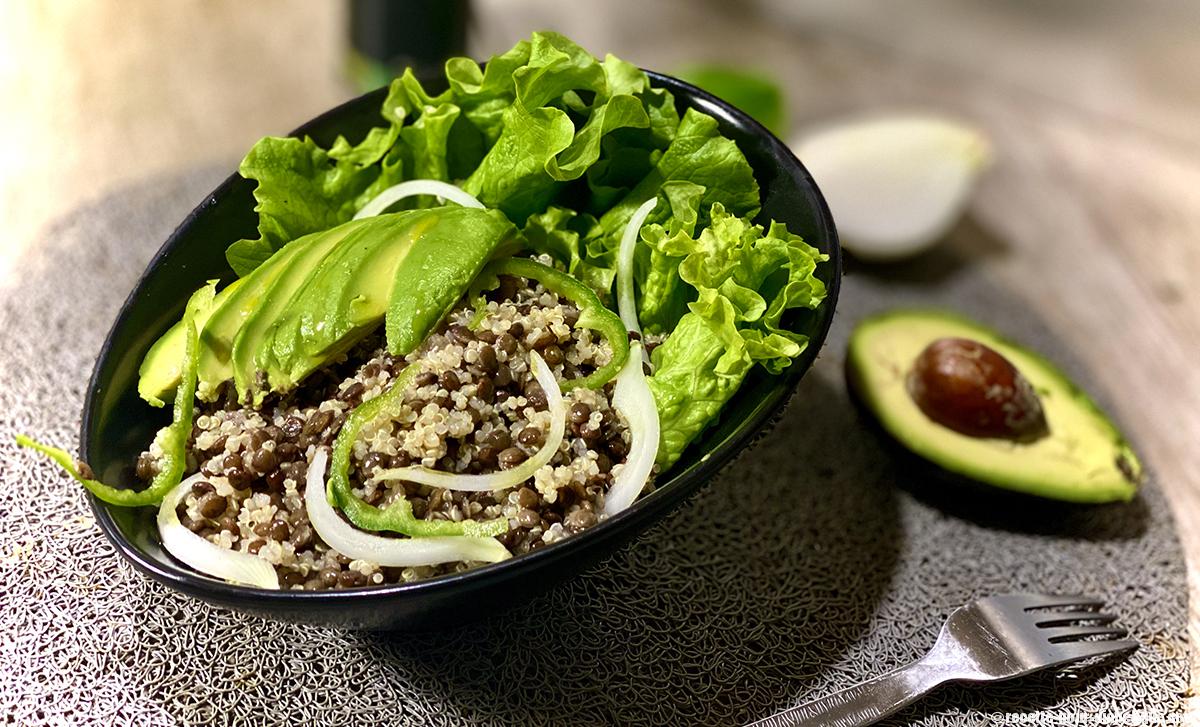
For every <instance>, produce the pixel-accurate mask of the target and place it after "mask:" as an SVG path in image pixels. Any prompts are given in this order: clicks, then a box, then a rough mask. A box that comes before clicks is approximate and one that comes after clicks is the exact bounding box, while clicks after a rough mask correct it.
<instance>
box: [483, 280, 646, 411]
mask: <svg viewBox="0 0 1200 727" xmlns="http://www.w3.org/2000/svg"><path fill="white" fill-rule="evenodd" d="M500 275H515V276H517V277H521V278H528V279H530V280H536V281H537V282H539V283H541V284H542V286H544V287H545V288H546V290H549V291H550V292H552V293H557V294H558V295H561V296H562V297H564V298H566V299H567V300H569V301H571V302H572V303H574V304H575V305H576V306H578V307H579V320H578V321H576V323H575V325H576V327H578V328H590V329H591V330H593V331H596V332H597V333H599V334H600V335H602V336H604V338H605V340H607V341H608V344H609V345H610V346H612V352H613V355H612V360H611V361H609V362H608V363H606V364H605V365H603V366H601V367H600V368H598V369H596V370H595V371H593V372H592V373H590V374H588V375H587V376H580V377H578V378H575V379H567V380H566V381H562V382H560V383H559V385H560V386H561V387H562V390H563V391H564V392H566V391H570V390H571V389H576V388H579V387H580V386H583V387H587V388H589V389H599V388H600V387H601V386H604V385H605V384H607V383H608V382H609V381H612V380H613V379H614V378H615V377H616V375H617V374H618V373H620V371H621V367H622V366H624V365H625V360H626V359H628V358H629V333H628V331H626V330H625V324H624V323H622V322H621V319H620V318H619V317H618V316H617V314H616V313H613V312H612V311H611V310H609V309H608V308H606V307H605V305H604V303H602V302H600V298H599V296H597V295H596V293H595V291H593V290H592V289H591V288H589V287H588V286H587V285H585V284H584V283H583V282H581V281H579V280H577V279H576V278H574V277H572V276H571V275H569V274H568V273H564V272H563V271H561V270H556V269H554V268H552V267H550V266H548V265H543V264H541V263H539V262H535V261H533V260H529V259H527V258H519V257H512V258H507V259H505V260H497V261H495V262H492V263H489V264H488V266H487V267H485V268H484V269H483V273H482V274H481V275H480V279H481V280H482V281H484V282H483V285H490V284H491V281H492V280H496V279H497V276H500ZM496 284H497V285H498V284H499V283H498V282H497V283H496Z"/></svg>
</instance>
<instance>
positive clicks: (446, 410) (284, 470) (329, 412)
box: [137, 257, 653, 590]
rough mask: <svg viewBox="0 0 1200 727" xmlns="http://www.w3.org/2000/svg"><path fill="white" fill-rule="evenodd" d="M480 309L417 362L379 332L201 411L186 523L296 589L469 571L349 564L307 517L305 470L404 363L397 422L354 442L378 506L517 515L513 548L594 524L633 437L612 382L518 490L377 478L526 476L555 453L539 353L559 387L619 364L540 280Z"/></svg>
mask: <svg viewBox="0 0 1200 727" xmlns="http://www.w3.org/2000/svg"><path fill="white" fill-rule="evenodd" d="M541 262H544V263H547V264H549V263H550V262H551V261H550V260H549V259H548V258H547V257H542V258H541ZM531 283H532V284H531ZM477 305H478V304H473V303H472V302H471V301H468V300H466V299H464V300H462V301H460V302H459V304H458V305H457V306H456V307H455V308H454V309H453V310H452V311H451V313H450V314H449V315H448V316H447V317H446V318H445V320H444V321H443V322H442V324H441V326H440V328H439V329H438V330H437V331H436V332H435V333H434V334H433V335H431V336H430V337H429V338H428V339H426V341H425V342H424V344H422V346H421V347H420V348H418V349H417V350H416V351H414V352H413V353H411V354H409V355H408V356H405V357H402V358H398V357H393V356H391V355H389V354H388V353H387V351H386V348H385V346H384V341H383V338H382V335H381V334H379V335H373V336H370V337H368V338H367V339H366V340H364V341H363V342H362V343H361V344H359V345H358V346H357V347H355V348H354V349H353V350H352V351H350V353H349V354H347V355H346V356H344V357H343V358H342V360H340V361H338V362H335V363H334V364H333V365H331V366H329V367H327V368H326V369H325V370H323V371H321V372H318V373H316V374H314V375H312V376H311V377H310V378H309V379H308V380H306V381H305V382H304V384H303V385H302V386H301V387H300V388H299V389H297V390H295V391H293V392H290V393H289V394H286V395H284V396H282V397H280V396H272V397H269V398H268V399H267V400H266V401H265V402H264V403H263V405H262V407H261V408H259V409H251V408H246V407H244V406H242V405H240V404H238V403H237V402H236V400H235V397H234V396H233V395H232V393H231V392H229V391H225V392H223V394H222V396H221V397H220V398H218V400H217V401H216V402H213V403H208V404H199V405H198V406H197V412H196V417H195V420H194V425H193V428H192V435H191V438H190V440H189V443H188V462H187V472H188V473H189V474H191V473H195V472H197V471H198V472H200V473H201V474H202V475H203V479H201V480H200V481H198V482H196V483H195V484H194V485H193V486H192V490H191V492H190V493H189V494H188V495H187V496H186V497H185V498H184V499H183V501H182V502H181V504H180V505H179V508H178V510H177V514H178V515H179V518H180V521H181V522H182V523H183V525H184V526H185V527H187V528H188V529H189V530H191V531H192V532H195V533H196V534H198V535H200V536H202V537H204V538H206V539H207V540H208V541H210V542H212V543H214V544H216V545H218V546H220V547H223V548H229V549H232V550H237V551H241V552H244V553H253V554H255V555H257V556H258V557H259V558H263V559H264V560H266V561H267V562H269V563H270V564H272V565H273V566H274V567H275V570H276V573H277V575H278V577H279V582H280V586H281V587H283V588H291V589H303V590H323V589H329V588H351V587H356V586H366V585H379V584H384V583H400V582H407V581H413V580H417V579H421V578H428V577H431V576H435V575H441V574H444V573H451V572H457V571H463V570H466V569H467V568H469V567H471V566H472V565H474V564H473V563H468V562H457V563H446V564H442V565H437V566H421V567H411V568H388V567H380V566H378V565H377V564H375V563H370V562H367V561H363V560H351V559H349V558H347V557H346V556H344V555H342V554H341V553H338V552H337V551H335V550H333V549H332V548H330V547H329V546H328V545H326V544H325V543H323V542H322V541H321V539H320V538H319V537H318V536H317V534H316V533H315V532H314V530H313V528H312V526H311V525H310V524H309V522H308V516H307V514H306V511H305V506H304V488H305V475H306V473H307V466H308V462H309V461H310V460H311V458H312V456H313V455H314V453H315V452H316V450H317V448H318V447H322V446H329V445H331V444H332V443H333V441H334V438H335V437H336V436H337V434H338V432H339V431H340V429H341V426H342V423H343V422H344V421H345V419H346V416H347V415H348V413H349V412H350V411H351V410H353V409H354V408H355V407H357V406H358V405H359V404H361V403H363V402H364V401H368V400H370V399H372V398H374V397H376V396H379V395H380V394H382V393H383V392H384V391H386V390H387V388H388V386H389V384H390V382H391V381H392V380H393V379H394V378H395V377H396V375H397V373H398V372H400V371H401V370H403V369H405V368H406V367H408V366H418V367H420V368H421V373H420V374H418V375H417V377H416V379H415V381H414V385H413V386H412V387H411V388H410V390H409V391H408V392H407V394H406V395H405V398H404V405H403V406H402V407H401V409H400V411H399V414H398V416H395V417H394V418H391V419H381V420H378V421H376V422H373V423H371V424H370V425H368V426H367V427H365V428H364V429H363V431H362V432H360V434H359V437H358V438H357V440H356V441H355V443H354V449H353V453H352V456H351V481H352V484H353V486H354V488H355V489H354V492H355V494H357V495H358V496H359V497H361V498H363V499H364V500H366V501H367V502H368V503H370V504H372V505H377V506H384V505H387V504H389V503H391V502H393V501H395V500H396V499H398V498H402V497H406V498H408V499H409V500H410V501H411V503H412V506H413V511H414V514H415V515H416V516H417V517H420V518H424V519H426V520H453V521H461V520H463V519H468V518H469V519H492V518H499V517H504V518H507V519H508V522H509V530H508V532H507V533H505V534H503V535H501V536H499V538H498V539H499V540H500V542H501V543H502V544H503V545H504V546H505V548H507V549H508V551H509V552H511V553H512V554H514V555H519V554H522V553H527V552H529V551H531V550H535V549H537V548H540V547H543V546H545V545H548V544H550V543H554V542H556V541H558V540H561V539H563V538H566V537H569V536H570V535H573V534H575V533H577V532H579V531H581V530H584V529H586V528H588V527H591V526H592V525H595V524H596V523H597V522H598V520H599V519H600V517H601V512H602V510H603V506H604V496H605V492H606V491H607V490H608V488H609V486H610V484H611V482H612V479H613V477H614V475H615V474H616V473H618V472H619V471H620V468H621V467H622V466H623V464H622V463H623V462H624V460H625V458H626V455H627V454H628V452H629V431H628V428H627V426H626V425H625V423H624V421H623V419H622V417H621V416H620V414H619V413H618V412H617V411H616V410H615V409H614V408H613V407H612V393H613V386H614V384H613V382H609V383H608V384H607V385H606V386H605V387H603V388H602V389H587V388H583V387H579V388H575V389H572V390H570V391H568V392H564V394H563V397H564V401H565V404H566V407H567V412H568V414H567V434H566V436H565V437H564V439H563V441H562V444H561V445H560V447H559V451H558V452H557V454H555V456H554V457H553V459H552V460H551V461H550V463H549V464H547V465H545V466H543V467H541V468H540V469H539V470H537V472H536V473H535V475H534V476H533V477H532V478H531V479H529V480H528V481H526V482H525V483H524V484H523V485H521V486H520V487H517V488H513V489H508V490H500V491H495V492H457V491H451V490H446V489H441V488H437V487H429V486H427V485H421V484H416V483H412V482H403V481H387V482H375V481H373V480H372V474H373V473H375V472H377V471H379V470H382V469H388V468H396V467H404V466H408V465H411V464H420V465H424V466H426V467H431V468H435V469H438V470H444V471H448V472H457V473H480V472H491V471H495V470H497V469H511V468H513V467H516V466H517V465H519V464H521V463H522V462H524V461H525V460H526V459H527V458H528V457H529V456H530V455H531V454H532V453H534V452H536V451H537V450H538V448H539V447H541V446H542V444H543V441H544V438H545V434H546V432H547V430H548V429H549V427H550V421H549V420H550V414H549V411H548V410H547V403H546V395H545V392H543V391H542V389H541V387H540V386H539V385H538V384H537V382H536V381H535V380H534V377H533V374H532V372H531V371H530V370H529V352H530V351H537V352H538V353H539V354H540V355H541V356H542V358H543V360H544V361H545V362H546V364H547V365H549V367H550V368H551V370H552V371H553V372H554V374H555V376H556V377H557V378H558V379H559V380H560V381H561V380H567V379H571V378H574V377H577V376H585V375H587V374H588V373H590V372H592V371H593V370H595V369H596V368H597V367H600V366H603V365H604V364H606V363H608V362H609V360H610V359H611V357H612V351H611V349H610V347H609V345H608V344H607V343H605V342H603V340H602V339H601V337H600V336H598V335H596V334H595V333H594V332H593V331H591V330H589V329H586V328H575V327H574V324H575V322H576V321H577V320H578V318H579V310H578V308H577V307H576V306H575V305H574V304H573V303H571V302H570V301H568V300H566V299H564V298H560V297H559V296H557V295H555V294H554V293H551V292H549V291H547V290H546V289H544V288H543V287H542V286H541V285H540V284H538V283H536V282H534V281H528V280H525V279H523V278H516V277H512V276H501V278H500V285H499V287H498V288H496V289H495V290H493V291H490V292H489V293H487V294H486V296H485V298H484V303H483V304H482V305H481V306H480V307H478V308H477V307H476V306H477ZM227 388H228V387H227ZM160 456H161V450H160V449H159V448H158V447H157V445H153V444H152V445H151V447H150V449H149V450H148V451H146V452H143V453H142V454H141V456H140V457H139V459H138V463H137V476H138V478H139V479H141V480H144V481H149V480H150V479H151V478H152V477H153V476H154V474H155V473H156V472H157V470H158V466H159V457H160ZM652 482H653V480H651V481H650V482H648V483H647V485H646V487H647V489H652V488H653V484H652Z"/></svg>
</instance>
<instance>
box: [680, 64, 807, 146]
mask: <svg viewBox="0 0 1200 727" xmlns="http://www.w3.org/2000/svg"><path fill="white" fill-rule="evenodd" d="M676 75H677V76H678V77H679V78H682V79H683V80H685V81H687V82H688V83H691V84H693V85H695V86H699V87H700V88H702V89H704V90H705V91H708V92H709V93H711V94H712V95H714V96H716V97H718V98H721V99H723V100H725V101H728V102H729V103H731V104H733V105H734V106H737V107H738V108H739V109H741V110H742V111H745V112H746V113H747V114H749V115H751V116H753V117H754V119H755V120H757V121H758V122H759V123H760V124H762V125H763V126H765V127H767V128H768V129H770V130H771V133H773V134H775V135H776V136H783V135H784V133H785V132H786V131H787V112H786V111H785V110H784V105H783V91H781V90H780V88H779V84H778V83H776V82H775V80H774V79H772V78H771V77H770V76H768V75H766V74H764V73H762V72H760V71H755V70H749V69H745V68H736V67H734V66H722V65H695V66H688V67H686V68H682V69H680V70H679V71H678V72H677V73H676Z"/></svg>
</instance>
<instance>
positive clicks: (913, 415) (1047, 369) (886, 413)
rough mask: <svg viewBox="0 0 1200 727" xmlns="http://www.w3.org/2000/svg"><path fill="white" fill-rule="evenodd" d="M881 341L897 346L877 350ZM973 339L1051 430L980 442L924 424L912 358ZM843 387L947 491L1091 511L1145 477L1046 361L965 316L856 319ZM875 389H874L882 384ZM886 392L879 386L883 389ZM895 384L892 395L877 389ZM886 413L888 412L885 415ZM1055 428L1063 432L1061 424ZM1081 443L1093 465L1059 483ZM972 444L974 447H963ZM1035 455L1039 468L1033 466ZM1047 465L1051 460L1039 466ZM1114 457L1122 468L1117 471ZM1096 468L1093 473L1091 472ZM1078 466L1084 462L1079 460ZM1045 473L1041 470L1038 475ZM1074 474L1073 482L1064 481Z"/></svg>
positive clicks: (895, 314)
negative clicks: (1015, 374)
mask: <svg viewBox="0 0 1200 727" xmlns="http://www.w3.org/2000/svg"><path fill="white" fill-rule="evenodd" d="M880 336H887V337H890V340H891V341H892V342H895V343H900V342H902V343H901V344H900V345H894V346H891V347H890V348H889V347H888V346H884V347H883V348H880V347H879V346H878V345H877V342H878V341H880V340H882V339H880V338H879V337H880ZM946 336H958V337H964V338H974V339H975V340H978V341H980V342H982V343H984V344H985V345H988V346H990V347H992V348H994V349H995V350H997V351H999V352H1000V353H1001V354H1002V355H1004V356H1005V357H1006V358H1009V359H1010V360H1011V361H1012V362H1013V363H1014V365H1016V366H1017V368H1018V370H1020V371H1021V372H1022V374H1024V375H1025V376H1026V377H1027V378H1029V379H1030V380H1031V382H1033V384H1034V387H1035V389H1037V390H1038V391H1039V395H1041V396H1042V397H1043V401H1044V403H1046V404H1047V405H1048V407H1049V406H1052V407H1053V410H1052V411H1053V412H1054V416H1052V417H1051V429H1050V433H1049V434H1048V435H1046V437H1043V438H1042V439H1040V440H1038V441H1036V442H1032V443H1012V442H1003V441H1002V440H992V439H979V438H972V437H967V436H966V435H962V434H959V433H958V432H955V431H953V430H951V429H949V428H947V427H944V426H942V425H940V424H937V423H936V422H934V421H933V420H931V419H929V418H928V417H926V416H925V415H924V414H923V413H922V412H921V411H920V409H919V408H918V407H917V406H916V404H915V403H914V402H912V400H911V398H910V397H908V395H907V391H906V390H905V387H904V376H905V374H906V373H907V371H908V370H909V369H910V368H911V366H912V363H913V360H912V359H915V356H916V353H918V352H919V351H920V350H922V349H923V348H924V347H925V346H926V345H928V344H929V343H930V342H932V341H933V340H935V339H936V338H941V337H946ZM897 349H903V350H905V351H907V352H910V353H912V356H911V358H910V357H908V356H902V357H900V358H899V359H893V360H887V362H886V363H887V371H884V372H881V367H880V366H878V365H877V361H878V358H877V357H878V355H879V353H880V351H884V350H887V351H888V352H889V354H891V353H893V352H895V351H896V350H897ZM845 374H846V382H847V386H848V389H849V391H850V393H851V396H852V398H853V400H854V401H855V403H856V404H857V405H858V406H859V407H860V409H861V410H862V411H865V412H869V413H870V414H871V418H872V420H873V422H874V424H875V425H876V426H877V427H878V428H879V429H880V431H882V432H883V433H884V434H886V435H887V437H888V438H889V439H890V440H891V441H892V442H893V443H895V444H896V445H897V446H899V447H900V448H902V449H904V450H905V451H906V452H907V453H908V454H909V455H910V456H911V460H910V461H912V462H919V463H921V464H923V465H924V466H923V467H920V468H919V469H920V470H921V471H923V472H924V473H925V474H929V475H933V476H934V477H936V478H937V479H939V480H941V481H942V482H944V483H948V484H960V485H962V484H967V485H972V486H976V487H978V485H979V484H980V483H982V484H984V485H990V486H992V487H997V488H1002V489H1004V490H1007V491H1009V492H1012V493H1019V495H1026V496H1031V498H1030V499H1033V498H1041V499H1043V500H1044V499H1051V500H1058V501H1063V502H1071V503H1082V504H1099V503H1107V502H1125V501H1129V500H1131V499H1133V497H1134V496H1135V495H1136V494H1137V487H1138V485H1139V484H1140V483H1141V481H1142V479H1143V478H1144V473H1143V470H1142V465H1141V463H1140V461H1139V460H1138V458H1137V456H1136V455H1135V454H1134V452H1133V451H1132V449H1131V448H1130V447H1129V444H1128V443H1127V441H1126V440H1125V438H1124V436H1123V435H1122V434H1121V433H1120V432H1119V430H1118V429H1117V428H1116V426H1115V425H1113V423H1112V421H1111V420H1110V419H1109V418H1108V417H1107V415H1106V414H1105V413H1104V412H1103V411H1102V410H1101V409H1100V408H1099V406H1097V405H1096V403H1095V402H1094V401H1093V400H1092V399H1091V398H1090V397H1088V396H1087V394H1086V393H1085V392H1083V391H1082V390H1081V389H1080V388H1079V387H1078V386H1076V385H1075V384H1074V383H1072V382H1071V381H1070V379H1069V378H1068V377H1067V376H1066V375H1065V374H1064V373H1063V372H1062V371H1061V370H1060V369H1059V368H1058V367H1057V366H1055V365H1054V364H1053V363H1051V362H1050V361H1049V360H1048V359H1046V358H1045V357H1043V356H1041V355H1039V354H1037V353H1034V352H1032V351H1029V350H1028V349H1025V348H1023V347H1021V346H1020V345H1019V344H1016V343H1014V342H1012V341H1010V340H1008V339H1006V338H1004V337H1003V336H1001V335H1000V334H998V333H996V332H995V331H993V330H991V329H989V328H987V327H985V326H983V325H981V324H979V323H976V322H975V321H972V320H970V319H967V318H965V317H963V316H960V315H958V314H955V313H951V312H948V311H942V310H936V309H902V310H895V311H890V312H886V313H882V314H878V315H875V316H871V317H869V318H866V319H864V320H863V321H861V322H860V323H859V324H858V325H857V326H856V327H855V329H854V331H853V333H852V334H851V337H850V343H849V346H848V350H847V355H846V362H845ZM881 382H883V384H882V387H881ZM889 384H890V385H891V386H888V385H889ZM892 387H899V389H900V390H902V391H904V395H903V398H901V397H900V395H899V394H898V393H897V392H896V391H894V390H893V391H883V390H881V388H889V389H890V388H892ZM893 409H894V410H893ZM1064 422H1066V423H1067V424H1071V425H1079V426H1069V427H1068V426H1065V425H1064ZM1080 437H1083V438H1086V447H1087V454H1086V455H1085V456H1087V457H1088V458H1089V461H1090V463H1091V465H1092V466H1087V467H1082V466H1081V467H1080V468H1076V469H1075V470H1074V472H1073V473H1070V472H1068V473H1067V474H1068V476H1064V463H1065V462H1066V461H1067V457H1065V456H1063V455H1064V454H1065V453H1067V452H1069V451H1070V446H1069V445H1072V446H1077V445H1078V443H1079V442H1081V441H1084V440H1083V439H1079V438H1080ZM972 440H974V441H972ZM1038 458H1046V460H1047V461H1042V462H1040V463H1039V462H1038ZM1050 459H1053V460H1054V461H1048V460H1050ZM1118 460H1123V462H1124V464H1123V465H1119V464H1118ZM1097 463H1101V464H1102V465H1104V466H1102V467H1100V468H1097V467H1095V466H1094V465H1096V464H1097ZM1079 464H1080V465H1083V464H1084V463H1083V462H1080V463H1079ZM1040 468H1044V470H1045V471H1039V469H1040ZM1071 474H1073V475H1074V476H1069V475H1071Z"/></svg>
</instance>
